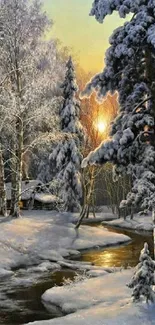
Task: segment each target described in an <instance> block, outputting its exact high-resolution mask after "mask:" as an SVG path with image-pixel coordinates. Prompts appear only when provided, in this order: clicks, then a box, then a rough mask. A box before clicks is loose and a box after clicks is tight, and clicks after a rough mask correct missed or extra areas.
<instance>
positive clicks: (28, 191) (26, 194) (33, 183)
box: [6, 180, 47, 200]
mask: <svg viewBox="0 0 155 325" xmlns="http://www.w3.org/2000/svg"><path fill="white" fill-rule="evenodd" d="M36 187H41V188H42V189H46V190H47V188H46V187H45V185H44V184H43V183H42V182H41V181H40V180H29V181H22V189H21V192H22V200H29V199H30V198H31V197H32V195H33V193H34V190H35V189H36ZM6 193H7V199H8V200H11V183H10V182H9V183H6Z"/></svg>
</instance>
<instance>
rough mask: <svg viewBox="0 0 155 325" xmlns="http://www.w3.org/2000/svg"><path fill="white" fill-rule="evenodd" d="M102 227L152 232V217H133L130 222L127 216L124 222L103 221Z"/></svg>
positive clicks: (121, 220) (120, 220) (116, 220)
mask: <svg viewBox="0 0 155 325" xmlns="http://www.w3.org/2000/svg"><path fill="white" fill-rule="evenodd" d="M103 225H109V226H111V227H118V228H126V229H131V230H132V229H133V230H141V231H152V230H153V222H152V216H151V214H149V215H141V216H140V215H138V214H136V215H134V218H133V219H132V220H131V219H130V217H129V216H128V217H127V218H126V219H125V220H124V219H123V218H120V219H115V220H104V221H103Z"/></svg>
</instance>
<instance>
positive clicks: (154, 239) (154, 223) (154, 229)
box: [152, 209, 155, 258]
mask: <svg viewBox="0 0 155 325" xmlns="http://www.w3.org/2000/svg"><path fill="white" fill-rule="evenodd" d="M152 222H153V244H154V250H153V252H154V258H155V210H154V209H153V210H152Z"/></svg>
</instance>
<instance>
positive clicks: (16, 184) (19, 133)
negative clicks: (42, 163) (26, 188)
mask: <svg viewBox="0 0 155 325" xmlns="http://www.w3.org/2000/svg"><path fill="white" fill-rule="evenodd" d="M22 151H23V123H22V119H21V118H20V117H17V118H16V143H14V148H13V157H12V168H11V176H12V177H11V178H12V179H11V183H12V189H11V212H10V213H11V215H12V217H15V218H18V217H19V216H20V201H21V185H22Z"/></svg>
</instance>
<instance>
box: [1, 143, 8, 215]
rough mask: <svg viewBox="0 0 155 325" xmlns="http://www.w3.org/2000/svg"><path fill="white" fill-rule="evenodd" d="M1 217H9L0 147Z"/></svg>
mask: <svg viewBox="0 0 155 325" xmlns="http://www.w3.org/2000/svg"><path fill="white" fill-rule="evenodd" d="M0 215H2V216H4V217H5V216H7V200H6V187H5V177H4V162H3V154H2V149H1V145H0Z"/></svg>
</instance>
